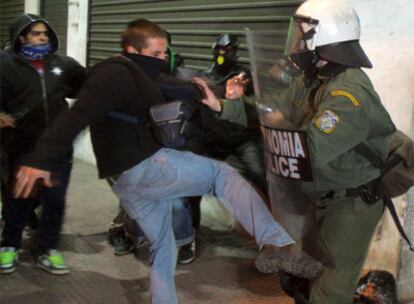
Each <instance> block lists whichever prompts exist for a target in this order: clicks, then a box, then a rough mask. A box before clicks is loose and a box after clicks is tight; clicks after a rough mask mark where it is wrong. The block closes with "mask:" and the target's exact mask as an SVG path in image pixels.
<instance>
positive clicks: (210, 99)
mask: <svg viewBox="0 0 414 304" xmlns="http://www.w3.org/2000/svg"><path fill="white" fill-rule="evenodd" d="M193 81H194V82H195V83H196V84H197V85H198V86H199V87H200V88H201V89H202V90H203V92H204V94H205V98H203V99H201V102H202V103H203V104H205V105H206V106H208V107H209V108H210V109H212V110H213V111H215V112H221V101H220V99H218V98H217V97H216V95H214V93H213V91H212V90H211V89H210V88H209V87H208V85H207V82H206V81H205V80H204V79H202V78H200V77H194V78H193Z"/></svg>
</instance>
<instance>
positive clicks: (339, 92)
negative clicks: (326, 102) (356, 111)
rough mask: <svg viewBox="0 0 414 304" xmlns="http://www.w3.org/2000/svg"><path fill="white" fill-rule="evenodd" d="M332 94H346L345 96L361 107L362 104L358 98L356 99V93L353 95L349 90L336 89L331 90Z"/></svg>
mask: <svg viewBox="0 0 414 304" xmlns="http://www.w3.org/2000/svg"><path fill="white" fill-rule="evenodd" d="M330 94H331V96H333V97H335V96H344V97H346V98H348V99H349V100H350V101H351V102H352V104H353V105H354V106H356V107H359V105H360V103H359V101H358V99H356V97H355V96H354V95H352V94H351V93H349V92H348V91H344V90H334V91H331V92H330Z"/></svg>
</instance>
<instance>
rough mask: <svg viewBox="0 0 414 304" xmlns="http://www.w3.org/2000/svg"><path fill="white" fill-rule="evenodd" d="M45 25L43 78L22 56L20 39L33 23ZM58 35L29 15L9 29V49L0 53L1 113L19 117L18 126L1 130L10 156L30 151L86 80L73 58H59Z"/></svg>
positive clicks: (48, 26)
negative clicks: (46, 50)
mask: <svg viewBox="0 0 414 304" xmlns="http://www.w3.org/2000/svg"><path fill="white" fill-rule="evenodd" d="M36 22H42V23H44V24H45V25H46V26H47V28H48V32H49V39H50V43H51V44H52V50H51V53H50V54H49V55H48V56H47V57H46V59H45V64H44V73H43V75H40V74H39V73H38V72H37V71H36V69H35V68H34V67H33V66H32V65H31V64H30V63H29V62H28V61H27V60H25V59H23V58H22V57H20V56H19V49H20V41H19V36H20V35H21V33H22V31H23V30H24V29H26V28H27V27H28V26H30V25H31V24H33V23H36ZM58 47H59V40H58V37H57V35H56V32H55V31H54V30H53V28H51V27H50V25H49V24H48V23H47V21H46V20H45V19H43V18H42V17H39V16H36V15H33V14H26V15H22V16H19V17H18V18H16V19H15V20H14V22H13V23H12V25H11V26H10V48H9V49H8V50H6V51H2V52H1V53H0V64H1V72H0V73H1V74H0V83H1V87H0V90H1V91H0V92H1V104H0V111H2V112H6V113H8V114H11V115H12V116H15V117H16V127H15V128H7V129H4V130H2V134H1V137H2V138H1V139H2V146H3V149H4V148H5V147H4V146H5V145H6V143H7V150H8V153H9V155H14V154H21V153H27V152H29V151H30V150H31V149H32V148H33V146H34V144H35V142H36V140H37V138H38V137H39V136H40V134H41V133H42V132H43V130H45V129H46V128H47V127H48V126H49V124H50V123H51V121H52V120H53V119H54V118H55V117H56V116H57V114H58V113H59V112H61V110H62V109H66V108H67V107H68V104H67V102H66V100H65V97H69V98H71V97H72V98H73V97H75V96H76V94H77V92H78V91H79V89H80V86H81V84H82V82H83V80H84V77H85V69H84V68H83V67H82V66H81V65H80V64H79V63H78V62H77V61H75V60H74V59H72V58H71V57H67V56H62V55H57V54H55V52H56V51H57V49H58Z"/></svg>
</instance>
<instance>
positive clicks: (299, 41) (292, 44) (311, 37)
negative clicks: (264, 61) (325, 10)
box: [285, 16, 319, 56]
mask: <svg viewBox="0 0 414 304" xmlns="http://www.w3.org/2000/svg"><path fill="white" fill-rule="evenodd" d="M318 29H319V21H318V20H315V19H310V18H306V17H299V16H293V17H292V18H291V19H290V25H289V31H288V36H287V39H286V45H285V55H286V56H290V55H292V54H298V53H304V52H308V51H313V50H315V43H316V39H315V36H316V33H317V32H318Z"/></svg>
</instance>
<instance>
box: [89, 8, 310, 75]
mask: <svg viewBox="0 0 414 304" xmlns="http://www.w3.org/2000/svg"><path fill="white" fill-rule="evenodd" d="M223 2H224V1H223V0H210V1H205V0H135V1H108V0H91V9H90V24H89V36H90V37H89V39H90V40H89V50H88V51H89V54H88V63H89V65H93V64H95V63H96V62H99V61H101V60H103V59H105V58H107V57H109V56H111V55H113V54H115V53H118V52H119V51H120V47H119V37H120V33H121V31H122V29H123V28H124V27H125V25H126V24H127V23H128V22H129V21H131V20H133V19H136V18H146V19H149V20H151V21H153V22H155V23H157V24H159V25H160V26H162V27H163V28H165V29H167V30H168V31H169V32H170V33H171V34H172V45H173V47H174V50H175V51H176V53H179V54H180V55H181V56H183V57H184V62H185V66H186V67H190V68H196V69H205V68H206V67H208V66H209V65H210V63H211V60H212V54H211V46H212V45H213V43H214V41H215V39H216V38H217V37H218V36H219V35H220V34H222V33H229V34H234V35H237V36H238V38H239V40H240V47H239V51H238V56H239V62H241V63H243V64H248V62H249V59H248V53H247V46H246V42H245V37H244V29H245V28H246V27H248V28H250V29H252V30H255V29H261V30H276V31H278V35H277V36H278V37H279V38H280V41H279V38H278V43H279V45H280V47H278V48H277V50H279V51H281V50H282V49H283V45H284V40H285V36H286V32H287V28H288V24H289V18H290V16H291V15H292V14H293V12H294V11H295V9H296V8H297V7H298V6H299V5H300V4H301V3H302V2H303V1H293V0H279V1H260V0H258V1H252V0H237V1H235V0H231V1H227V2H226V3H223Z"/></svg>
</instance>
